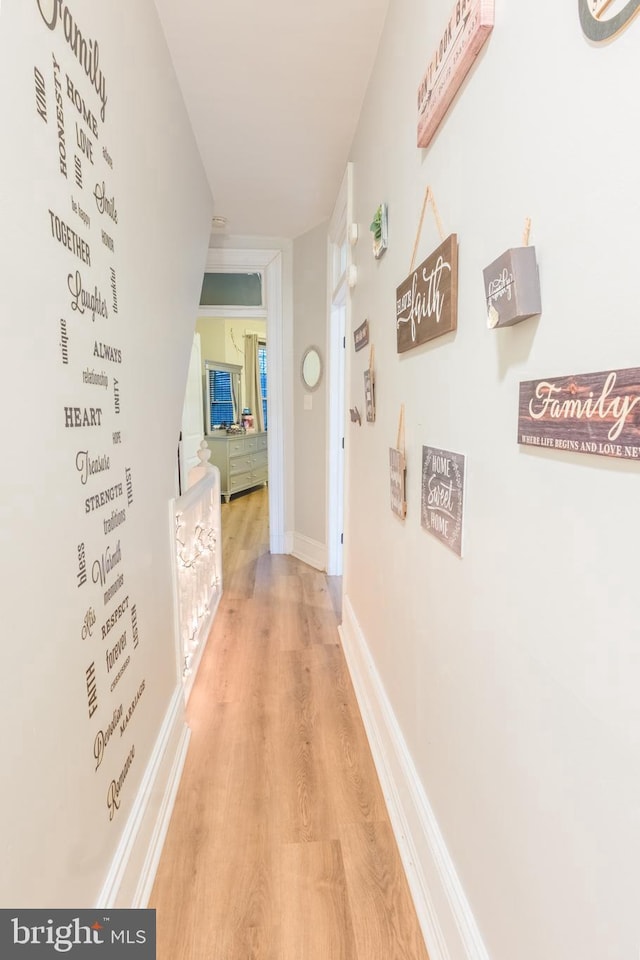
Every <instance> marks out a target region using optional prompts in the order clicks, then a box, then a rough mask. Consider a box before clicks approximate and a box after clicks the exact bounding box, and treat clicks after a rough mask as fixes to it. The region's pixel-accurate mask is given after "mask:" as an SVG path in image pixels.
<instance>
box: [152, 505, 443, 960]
mask: <svg viewBox="0 0 640 960" xmlns="http://www.w3.org/2000/svg"><path fill="white" fill-rule="evenodd" d="M267 509H268V504H267V493H266V489H260V490H258V491H255V492H253V493H250V494H248V495H246V496H244V497H240V498H238V499H236V500H234V501H232V502H231V503H229V504H223V505H222V525H223V539H224V545H223V547H224V595H223V598H222V601H221V604H220V608H219V611H218V614H217V617H216V621H215V623H214V627H213V631H212V633H211V636H210V638H209V642H208V645H207V649H206V651H205V654H204V656H203V660H202V665H201V668H200V672H199V675H198V679H197V682H196V684H195V687H194V690H193V693H192V696H191V700H190V703H189V706H188V722H189V726H190V728H191V730H192V737H191V745H190V748H189V752H188V755H187V760H186V764H185V769H184V774H183V778H182V782H181V786H180V790H179V792H178V797H177V800H176V805H175V809H174V813H173V817H172V820H171V824H170V827H169V832H168V835H167V840H166V844H165V847H164V851H163V855H162V859H161V861H160V866H159V869H158V874H157V877H156V882H155V886H154V889H153V892H152V896H151V902H150V904H149V905H150V906H151V907H154V908H155V909H156V910H157V925H158V960H426V957H427V954H426V951H425V948H424V945H423V941H422V935H421V933H420V930H419V927H418V923H417V920H416V916H415V912H414V908H413V905H412V902H411V899H410V895H409V892H408V888H407V884H406V880H405V876H404V873H403V870H402V866H401V863H400V860H399V857H398V853H397V849H396V845H395V841H394V838H393V834H392V831H391V826H390V824H389V820H388V816H387V811H386V808H385V804H384V800H383V797H382V793H381V790H380V786H379V783H378V780H377V776H376V773H375V769H374V766H373V762H372V759H371V755H370V752H369V747H368V744H367V740H366V737H365V733H364V728H363V725H362V721H361V718H360V714H359V710H358V706H357V703H356V700H355V695H354V693H353V689H352V686H351V682H350V680H349V676H348V673H347V668H346V664H345V660H344V656H343V653H342V649H341V647H340V644H339V637H338V633H337V625H338V622H339V620H338V617H337V615H336V611H335V608H334V603H333V602H332V599H331V593H332V592H334V591H332V590H331V589H330V581H329V580H328V578H327V577H326V576H325V575H324V574H323V573H320V572H318V571H316V570H314V569H313V568H311V567H308V566H306V565H305V564H303V563H301V562H300V561H298V560H296V559H294V558H292V557H288V556H272V555H271V554H269V552H268V542H269V538H268V534H269V529H268V516H267Z"/></svg>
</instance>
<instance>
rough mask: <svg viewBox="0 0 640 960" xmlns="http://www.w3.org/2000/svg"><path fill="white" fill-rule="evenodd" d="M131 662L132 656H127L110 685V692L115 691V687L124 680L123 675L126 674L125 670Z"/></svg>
mask: <svg viewBox="0 0 640 960" xmlns="http://www.w3.org/2000/svg"><path fill="white" fill-rule="evenodd" d="M130 663H131V657H127V659H126V660H125V662H124V663H123V664H122V666H121V667H120V669H119V670H118V673H117V674H116V677H115V679H114V681H113V683H112V684H111V686H110V687H109V692H110V693H113V691H114V690H115V688H116V687H117V686H118V684H119V683H120V681H121V680H122V677H123V675H124V673H125V671H126V669H127V668H128V666H129V664H130Z"/></svg>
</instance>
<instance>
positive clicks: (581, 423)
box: [518, 367, 640, 460]
mask: <svg viewBox="0 0 640 960" xmlns="http://www.w3.org/2000/svg"><path fill="white" fill-rule="evenodd" d="M518 443H522V444H525V445H528V446H536V447H547V448H551V449H554V450H570V451H573V452H574V453H595V454H599V455H600V456H603V457H620V458H622V459H623V460H640V367H632V368H630V369H626V370H605V371H603V372H601V373H584V374H580V375H579V376H574V377H556V378H554V379H552V380H527V381H524V382H522V383H521V384H520V405H519V410H518Z"/></svg>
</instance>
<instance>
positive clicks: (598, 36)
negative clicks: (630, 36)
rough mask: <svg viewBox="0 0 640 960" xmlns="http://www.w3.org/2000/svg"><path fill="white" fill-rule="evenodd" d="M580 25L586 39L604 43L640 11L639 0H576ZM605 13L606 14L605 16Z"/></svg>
mask: <svg viewBox="0 0 640 960" xmlns="http://www.w3.org/2000/svg"><path fill="white" fill-rule="evenodd" d="M578 11H579V14H580V25H581V27H582V32H583V33H584V35H585V37H587V39H588V40H592V41H593V42H594V43H606V42H607V41H608V40H613V39H614V37H617V36H618V35H619V34H620V33H622V31H623V30H624V29H625V28H626V27H628V26H629V24H630V23H631V21H632V20H634V19H635V18H636V17H637V15H638V14H639V13H640V0H627V2H626V3H622V2H621V0H617V2H616V0H614V2H612V0H578ZM605 14H608V15H607V16H605Z"/></svg>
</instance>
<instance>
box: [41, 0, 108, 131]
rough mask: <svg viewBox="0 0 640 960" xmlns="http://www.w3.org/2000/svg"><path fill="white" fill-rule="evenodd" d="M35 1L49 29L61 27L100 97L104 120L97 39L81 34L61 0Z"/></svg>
mask: <svg viewBox="0 0 640 960" xmlns="http://www.w3.org/2000/svg"><path fill="white" fill-rule="evenodd" d="M36 3H37V6H38V10H39V11H40V16H41V17H42V19H43V20H44V22H45V24H46V25H47V27H48V28H49V30H51V31H53V30H55V29H56V27H57V26H58V25H60V27H61V28H62V31H63V33H64V38H65V40H66V41H67V43H68V45H69V48H70V49H71V51H72V53H73V55H74V56H75V58H76V60H77V61H78V63H79V64H80V66H81V67H82V68H83V69H84V72H85V74H86V75H87V77H88V79H89V80H90V82H91V84H92V85H93V88H94V90H95V91H96V93H97V94H98V96H99V97H100V102H101V104H102V109H101V111H100V116H101V118H102V121H103V122H104V118H105V111H106V107H107V82H106V79H105V77H104V74H103V73H102V70H100V48H99V46H98V41H97V40H87V39H86V38H85V37H84V36H83V34H82V32H81V30H80V28H79V27H78V25H77V23H76V22H75V20H74V19H73V14H72V13H71V9H70V7H69V5H68V4H63V3H62V0H36Z"/></svg>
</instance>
